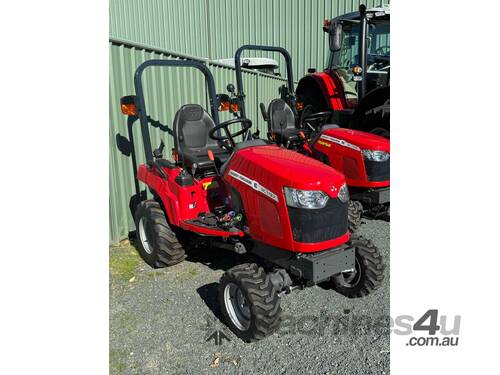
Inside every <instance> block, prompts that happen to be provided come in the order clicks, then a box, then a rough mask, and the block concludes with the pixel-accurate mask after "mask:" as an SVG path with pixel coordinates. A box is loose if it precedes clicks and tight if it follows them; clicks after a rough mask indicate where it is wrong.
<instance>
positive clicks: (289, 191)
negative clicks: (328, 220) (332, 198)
mask: <svg viewBox="0 0 500 375" xmlns="http://www.w3.org/2000/svg"><path fill="white" fill-rule="evenodd" d="M284 190H285V198H286V204H287V205H288V206H290V207H297V208H308V209H318V208H323V207H325V205H326V202H328V195H326V194H325V193H323V192H322V191H319V190H298V189H293V188H289V187H285V189H284Z"/></svg>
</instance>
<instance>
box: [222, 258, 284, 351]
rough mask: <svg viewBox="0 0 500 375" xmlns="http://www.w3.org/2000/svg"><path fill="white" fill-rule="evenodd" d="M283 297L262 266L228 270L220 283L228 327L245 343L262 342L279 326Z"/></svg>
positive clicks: (244, 266) (240, 266) (243, 266)
mask: <svg viewBox="0 0 500 375" xmlns="http://www.w3.org/2000/svg"><path fill="white" fill-rule="evenodd" d="M280 302H281V300H280V297H279V296H278V290H277V289H276V287H275V286H274V285H273V283H272V282H271V279H270V277H269V275H268V274H266V273H265V272H264V269H263V268H262V267H258V266H257V265H256V264H254V263H247V264H241V265H238V266H236V267H233V268H231V269H229V270H228V271H226V273H224V275H223V276H222V278H221V279H220V283H219V303H220V306H221V310H222V314H223V315H224V318H225V320H226V322H227V325H228V326H229V328H230V329H231V331H233V332H234V333H235V334H236V336H238V337H239V338H241V339H242V340H243V341H246V342H253V341H257V340H261V339H263V338H264V337H266V336H269V335H271V334H272V333H274V332H275V331H276V330H277V329H278V327H279V324H280V314H281V306H280Z"/></svg>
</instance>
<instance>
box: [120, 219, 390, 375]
mask: <svg viewBox="0 0 500 375" xmlns="http://www.w3.org/2000/svg"><path fill="white" fill-rule="evenodd" d="M360 232H361V234H363V235H364V236H365V237H367V238H369V239H371V240H372V241H373V242H374V243H375V244H376V245H377V246H378V247H379V249H380V250H381V252H382V255H383V256H384V258H385V262H386V265H387V266H386V279H385V282H384V285H383V286H382V288H380V289H379V290H377V291H376V292H375V293H374V294H372V295H370V296H368V297H365V298H362V299H354V300H351V299H347V298H345V297H343V296H341V295H339V294H337V293H335V292H333V291H330V290H326V289H323V288H322V287H319V286H315V287H312V288H307V289H305V290H303V291H298V292H293V293H292V294H290V295H287V296H285V297H283V300H282V304H281V305H282V308H283V315H282V316H283V317H286V318H289V319H288V320H287V321H288V322H289V323H288V324H287V328H284V329H282V330H281V331H280V332H278V333H277V334H275V335H273V336H270V337H268V338H266V339H264V340H262V341H259V342H256V343H252V344H246V343H244V342H242V341H241V340H239V339H238V338H237V337H236V336H235V335H234V334H233V333H232V332H230V331H229V330H228V329H227V328H225V326H224V325H223V323H221V322H220V320H219V318H220V311H219V308H218V303H217V283H218V280H219V278H220V277H221V275H222V274H223V272H224V271H225V270H226V269H228V268H230V267H232V266H233V265H235V264H236V263H235V262H236V261H237V258H236V255H235V254H233V253H231V252H228V251H223V250H212V251H213V252H211V253H210V254H207V252H206V251H205V252H198V253H197V254H193V255H189V257H188V259H187V260H186V261H185V262H183V263H181V264H179V265H176V266H174V267H171V268H163V269H156V270H154V269H151V268H149V267H148V266H147V265H146V264H145V263H144V262H142V260H141V259H140V258H139V256H138V254H137V251H136V250H135V248H134V247H133V246H130V245H129V244H126V243H124V244H122V245H121V246H119V247H113V248H111V249H110V373H112V374H178V373H179V374H181V373H182V374H200V373H205V372H208V373H228V374H253V373H260V374H284V373H311V374H336V375H337V374H363V375H368V374H389V323H388V321H387V319H388V317H389V223H386V222H383V221H369V220H367V221H366V223H365V224H363V225H362V228H361V230H360ZM292 319H295V320H292ZM377 322H378V324H377V325H376V326H375V323H377ZM346 327H347V328H346ZM214 329H218V330H220V331H222V332H224V333H225V334H226V335H227V337H228V338H229V339H230V341H227V340H223V341H222V343H221V344H220V345H215V342H214V341H213V340H210V341H206V339H207V338H208V336H210V334H211V333H212V332H213V331H214Z"/></svg>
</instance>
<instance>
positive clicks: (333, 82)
mask: <svg viewBox="0 0 500 375" xmlns="http://www.w3.org/2000/svg"><path fill="white" fill-rule="evenodd" d="M310 76H311V77H312V78H313V79H314V80H315V81H316V83H317V84H318V86H319V87H320V88H321V91H322V93H323V97H324V98H325V99H326V104H327V105H328V108H330V109H333V110H335V111H340V110H343V109H344V108H347V107H348V106H347V103H346V100H345V93H344V87H343V85H342V82H341V81H340V79H339V78H338V76H337V74H336V73H335V72H334V71H329V70H327V71H325V72H318V73H313V74H311V75H310Z"/></svg>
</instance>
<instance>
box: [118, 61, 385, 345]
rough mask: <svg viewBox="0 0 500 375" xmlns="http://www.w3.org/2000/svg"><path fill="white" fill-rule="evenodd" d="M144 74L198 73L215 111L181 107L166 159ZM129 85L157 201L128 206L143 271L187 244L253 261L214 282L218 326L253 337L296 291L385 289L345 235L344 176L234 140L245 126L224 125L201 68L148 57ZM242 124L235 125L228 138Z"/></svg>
mask: <svg viewBox="0 0 500 375" xmlns="http://www.w3.org/2000/svg"><path fill="white" fill-rule="evenodd" d="M149 67H156V68H158V67H192V68H196V69H198V70H200V71H201V72H202V73H203V74H204V76H205V80H206V87H207V90H208V97H209V107H210V114H209V113H208V112H207V111H206V110H205V109H204V108H203V107H201V106H200V105H198V104H186V105H183V106H182V107H181V108H180V109H179V110H178V111H177V113H176V114H175V118H174V120H173V132H172V134H173V137H174V145H175V148H174V149H173V160H167V159H165V158H164V157H163V148H164V144H163V142H161V144H160V147H158V148H157V149H155V150H152V147H151V141H150V134H149V126H150V124H151V125H153V124H154V123H155V122H158V121H156V120H153V119H151V118H150V116H148V113H147V107H146V103H145V97H144V92H143V84H142V75H143V72H144V70H145V69H147V68H149ZM134 86H135V91H136V95H131V96H125V97H123V98H121V109H122V112H123V113H124V114H125V115H127V116H128V123H129V138H130V139H131V141H132V130H131V129H132V124H133V123H134V122H135V121H136V120H137V119H139V120H140V125H141V134H142V139H143V148H144V152H145V154H146V155H145V156H146V163H144V164H141V165H139V166H138V167H137V166H136V165H135V160H137V158H136V157H135V148H134V147H133V144H132V149H133V152H134V153H133V154H132V156H133V157H132V164H134V170H136V169H137V173H136V174H135V176H136V177H137V179H138V180H139V181H141V182H142V183H144V184H145V185H146V186H147V187H148V188H149V190H150V192H151V193H152V196H153V199H149V200H145V199H143V200H141V201H140V202H139V203H138V205H137V207H136V208H135V224H136V228H137V241H136V243H137V247H138V250H139V253H140V254H141V256H142V258H143V259H144V260H145V261H146V262H147V263H148V264H149V265H150V266H152V267H155V268H156V267H165V266H172V265H175V264H177V263H179V262H182V261H183V260H184V259H185V257H186V251H189V250H190V249H191V248H200V249H202V251H208V252H210V251H212V248H213V247H220V248H223V249H226V250H229V251H234V252H235V253H236V254H238V255H239V256H240V258H241V257H242V256H243V254H246V253H248V254H249V255H252V256H253V258H252V259H255V263H253V262H252V263H245V262H241V263H240V264H237V265H235V266H234V267H233V268H231V269H229V270H227V271H226V272H225V273H224V275H223V276H222V278H221V280H220V283H219V302H220V305H221V310H222V313H223V315H224V317H225V320H226V322H227V324H228V326H229V327H230V328H231V330H232V331H233V332H234V333H235V334H236V335H237V336H238V337H240V338H241V339H243V340H244V341H248V342H249V341H256V340H259V339H262V338H264V337H266V336H267V335H269V334H271V333H273V332H274V331H276V329H277V328H278V326H279V324H280V313H281V307H280V303H281V298H282V297H283V296H284V295H285V294H288V293H290V292H291V291H292V290H294V289H302V288H305V287H308V286H313V285H315V284H318V283H324V284H325V283H326V285H328V286H330V287H331V288H333V289H334V290H336V291H337V292H339V293H341V294H343V295H345V296H347V297H349V298H356V297H362V296H365V295H367V294H369V293H371V292H373V291H374V290H375V289H377V288H378V287H379V286H380V284H381V283H382V280H383V278H384V274H383V271H384V265H383V261H382V257H381V255H380V253H379V251H378V249H377V248H376V247H375V246H374V245H373V244H372V243H371V242H370V241H368V240H366V239H364V238H362V237H360V236H357V235H354V234H352V235H351V234H350V233H349V231H348V225H347V204H348V201H349V192H348V189H347V186H346V184H345V178H344V176H343V175H342V174H341V173H339V172H336V171H335V170H333V169H332V168H330V167H327V166H325V165H324V164H323V163H320V162H318V161H316V160H314V159H312V158H309V157H306V156H304V155H300V154H298V153H296V152H293V151H290V150H287V149H285V148H283V147H278V146H277V145H276V144H271V143H270V142H268V141H266V140H263V139H246V140H243V141H242V142H240V143H238V144H237V143H236V142H235V138H236V137H238V136H240V135H247V134H248V133H249V131H250V128H251V126H252V123H251V121H250V120H248V119H246V118H244V117H242V118H236V119H232V120H229V121H226V122H222V123H220V122H219V117H218V107H219V105H220V104H221V103H220V100H219V98H220V96H218V95H216V92H215V84H214V79H213V76H212V74H211V73H210V70H209V69H208V68H207V66H205V65H204V64H202V63H199V62H195V61H189V60H186V61H182V60H150V61H146V62H144V63H142V64H141V65H139V67H138V68H137V70H136V73H135V77H134ZM172 94H173V95H174V94H175V93H172ZM237 124H239V125H240V126H241V129H239V130H236V131H235V130H234V127H235V126H236V125H237ZM132 143H133V142H132ZM136 189H138V188H137V186H136ZM138 193H139V192H138Z"/></svg>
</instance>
